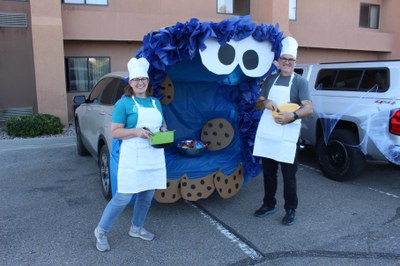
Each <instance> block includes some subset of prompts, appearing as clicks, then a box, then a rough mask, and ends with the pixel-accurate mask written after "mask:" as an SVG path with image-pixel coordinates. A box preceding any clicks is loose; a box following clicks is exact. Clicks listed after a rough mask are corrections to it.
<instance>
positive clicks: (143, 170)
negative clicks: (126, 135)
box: [117, 97, 167, 193]
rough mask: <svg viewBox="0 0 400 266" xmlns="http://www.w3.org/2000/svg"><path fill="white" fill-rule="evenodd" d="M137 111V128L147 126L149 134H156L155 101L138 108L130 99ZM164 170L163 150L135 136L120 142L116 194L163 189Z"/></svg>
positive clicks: (157, 113)
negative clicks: (149, 106) (149, 105)
mask: <svg viewBox="0 0 400 266" xmlns="http://www.w3.org/2000/svg"><path fill="white" fill-rule="evenodd" d="M132 99H133V101H134V102H135V104H136V107H137V109H138V121H137V126H136V127H137V128H141V127H147V128H149V129H150V130H151V131H152V132H159V128H160V126H161V124H162V115H161V113H160V111H158V109H157V107H156V104H155V101H154V100H152V103H153V108H144V107H140V106H139V104H138V103H137V102H136V100H135V98H134V97H132ZM166 184H167V171H166V167H165V157H164V149H157V148H154V147H153V146H151V145H150V142H149V140H148V139H143V138H140V137H134V138H131V139H127V140H123V141H122V143H121V150H120V157H119V163H118V178H117V191H118V192H119V193H138V192H141V191H146V190H151V189H165V188H166Z"/></svg>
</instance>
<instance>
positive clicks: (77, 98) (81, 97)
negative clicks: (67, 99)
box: [72, 95, 86, 105]
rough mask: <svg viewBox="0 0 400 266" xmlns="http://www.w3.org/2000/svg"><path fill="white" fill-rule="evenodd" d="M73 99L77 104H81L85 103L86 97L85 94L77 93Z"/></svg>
mask: <svg viewBox="0 0 400 266" xmlns="http://www.w3.org/2000/svg"><path fill="white" fill-rule="evenodd" d="M72 101H73V102H74V104H75V105H81V104H82V103H85V101H86V97H85V95H76V96H74V99H73V100H72Z"/></svg>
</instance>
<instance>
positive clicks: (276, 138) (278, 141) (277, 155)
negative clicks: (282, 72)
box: [253, 75, 301, 163]
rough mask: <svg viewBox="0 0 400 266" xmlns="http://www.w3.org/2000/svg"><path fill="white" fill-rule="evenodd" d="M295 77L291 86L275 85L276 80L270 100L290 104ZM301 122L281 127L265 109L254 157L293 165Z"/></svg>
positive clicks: (255, 143)
mask: <svg viewBox="0 0 400 266" xmlns="http://www.w3.org/2000/svg"><path fill="white" fill-rule="evenodd" d="M293 77H294V75H292V76H291V78H290V82H289V86H288V87H286V86H281V85H275V83H276V81H277V80H278V78H279V76H278V77H277V78H276V79H275V81H274V83H273V85H272V87H271V90H270V92H269V95H268V99H269V100H272V101H273V102H274V103H276V104H277V105H279V104H282V103H287V102H290V88H291V86H292V82H293ZM300 127H301V120H296V121H294V122H292V123H289V124H286V125H281V124H277V123H275V121H274V119H273V117H272V114H271V111H270V110H267V109H265V110H264V112H263V114H262V116H261V119H260V122H259V124H258V128H257V133H256V138H255V141H254V149H253V155H254V156H261V157H265V158H270V159H273V160H275V161H278V162H284V163H293V162H294V157H295V155H296V149H297V141H298V138H299V134H300Z"/></svg>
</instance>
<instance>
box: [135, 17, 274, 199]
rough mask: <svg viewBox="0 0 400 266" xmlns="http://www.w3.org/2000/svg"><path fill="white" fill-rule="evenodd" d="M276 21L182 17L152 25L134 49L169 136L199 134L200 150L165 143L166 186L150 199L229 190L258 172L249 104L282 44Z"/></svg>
mask: <svg viewBox="0 0 400 266" xmlns="http://www.w3.org/2000/svg"><path fill="white" fill-rule="evenodd" d="M281 40H282V32H279V31H278V25H276V26H275V27H274V26H271V25H266V24H261V25H256V24H255V23H253V22H251V18H250V16H245V17H232V18H230V19H227V20H223V21H221V22H219V23H213V22H199V21H198V20H197V19H192V20H190V21H189V22H186V23H179V22H178V23H177V24H176V25H174V26H171V27H167V28H165V29H162V30H159V31H158V32H151V33H149V34H148V35H146V36H145V37H144V40H143V46H142V48H141V49H140V50H139V51H138V52H137V55H136V57H145V58H147V60H148V61H149V62H150V71H149V76H150V80H151V83H152V84H153V87H154V89H155V92H154V96H155V97H157V98H159V99H160V101H161V103H162V106H163V112H164V116H165V119H166V122H167V125H168V128H169V129H173V130H176V131H175V142H179V141H182V140H199V141H200V140H203V141H206V142H208V143H210V145H209V146H208V150H207V151H206V152H205V153H204V154H203V155H201V156H199V157H185V156H182V155H181V154H180V153H179V152H178V151H177V150H176V148H174V147H172V148H167V149H165V156H166V164H167V177H168V184H167V189H164V190H157V191H156V194H155V199H156V200H157V201H159V202H162V203H172V202H176V201H177V200H179V199H181V198H183V199H185V200H189V201H196V200H199V199H204V198H208V197H209V196H210V195H211V194H212V193H214V191H217V193H218V194H219V195H220V196H221V197H222V198H224V199H227V198H230V197H232V196H234V195H235V194H236V193H238V192H239V191H240V189H241V188H242V187H244V185H245V184H246V182H247V181H248V179H249V178H252V177H255V176H257V175H258V174H259V173H260V172H261V164H260V160H259V158H257V157H253V156H252V150H253V143H254V137H255V133H256V128H257V125H258V121H259V119H260V117H261V112H259V111H256V110H255V108H254V103H255V100H256V99H257V97H258V95H259V85H260V82H261V81H262V80H263V79H264V78H265V77H266V76H267V75H269V74H270V73H271V72H272V71H274V70H276V69H275V66H274V65H273V64H272V62H273V60H276V59H277V58H278V55H279V52H280V49H281Z"/></svg>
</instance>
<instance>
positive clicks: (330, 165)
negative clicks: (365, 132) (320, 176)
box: [316, 129, 365, 181]
mask: <svg viewBox="0 0 400 266" xmlns="http://www.w3.org/2000/svg"><path fill="white" fill-rule="evenodd" d="M353 145H358V138H357V136H356V135H355V134H354V133H353V132H351V131H349V130H343V129H337V130H334V131H333V132H332V134H331V135H330V137H329V139H328V144H325V141H324V137H323V136H322V137H321V138H320V139H319V140H318V143H317V152H316V154H317V160H318V163H319V165H320V168H321V170H322V172H323V173H324V174H325V175H326V176H327V177H328V178H330V179H333V180H336V181H347V180H349V179H352V178H354V177H357V176H359V175H360V174H361V173H362V171H363V170H364V168H365V156H364V154H363V153H362V152H361V150H360V149H359V148H358V147H355V146H353Z"/></svg>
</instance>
